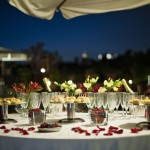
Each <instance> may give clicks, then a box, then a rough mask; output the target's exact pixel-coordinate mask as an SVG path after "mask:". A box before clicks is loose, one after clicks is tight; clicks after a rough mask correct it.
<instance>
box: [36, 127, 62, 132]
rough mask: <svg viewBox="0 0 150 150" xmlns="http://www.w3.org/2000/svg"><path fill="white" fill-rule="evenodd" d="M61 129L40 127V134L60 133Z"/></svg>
mask: <svg viewBox="0 0 150 150" xmlns="http://www.w3.org/2000/svg"><path fill="white" fill-rule="evenodd" d="M60 129H61V127H54V128H40V127H38V131H39V132H58V131H60Z"/></svg>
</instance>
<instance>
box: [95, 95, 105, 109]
mask: <svg viewBox="0 0 150 150" xmlns="http://www.w3.org/2000/svg"><path fill="white" fill-rule="evenodd" d="M94 98H95V100H96V101H95V106H96V107H98V108H100V107H101V106H102V104H103V99H104V98H105V97H104V93H94Z"/></svg>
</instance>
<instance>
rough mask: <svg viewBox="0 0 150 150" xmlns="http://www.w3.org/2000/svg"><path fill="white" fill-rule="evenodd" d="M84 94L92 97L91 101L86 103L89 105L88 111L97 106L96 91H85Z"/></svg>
mask: <svg viewBox="0 0 150 150" xmlns="http://www.w3.org/2000/svg"><path fill="white" fill-rule="evenodd" d="M84 96H86V97H88V98H89V99H90V101H89V102H87V103H86V105H87V107H88V112H89V110H90V109H92V108H93V107H94V106H95V104H96V103H95V102H96V101H95V99H94V93H93V92H85V93H84Z"/></svg>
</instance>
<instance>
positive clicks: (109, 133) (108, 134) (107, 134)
mask: <svg viewBox="0 0 150 150" xmlns="http://www.w3.org/2000/svg"><path fill="white" fill-rule="evenodd" d="M103 135H106V136H111V135H113V133H112V132H108V133H104V134H103Z"/></svg>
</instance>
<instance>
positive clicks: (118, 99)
mask: <svg viewBox="0 0 150 150" xmlns="http://www.w3.org/2000/svg"><path fill="white" fill-rule="evenodd" d="M117 95H118V96H117V99H116V107H115V108H116V114H117V115H118V109H119V106H120V103H121V100H120V95H119V92H118V93H117Z"/></svg>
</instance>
